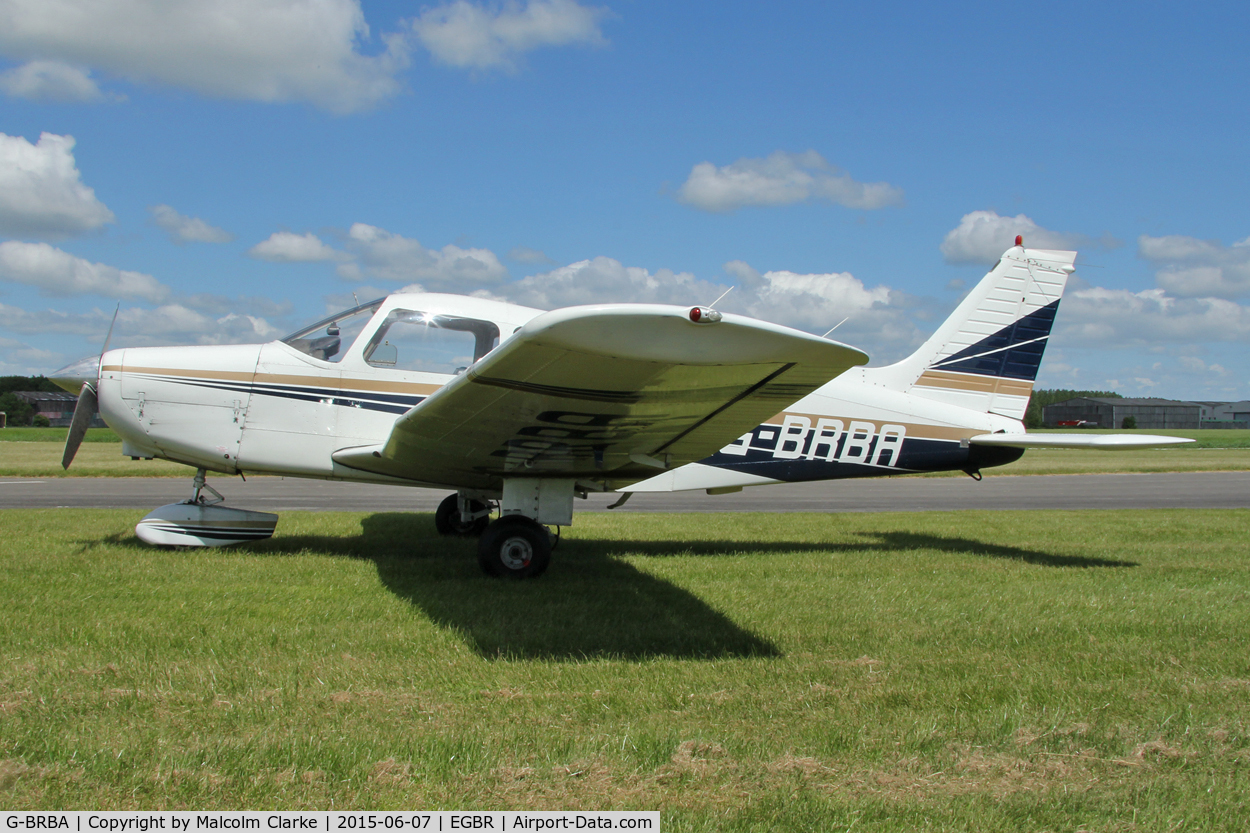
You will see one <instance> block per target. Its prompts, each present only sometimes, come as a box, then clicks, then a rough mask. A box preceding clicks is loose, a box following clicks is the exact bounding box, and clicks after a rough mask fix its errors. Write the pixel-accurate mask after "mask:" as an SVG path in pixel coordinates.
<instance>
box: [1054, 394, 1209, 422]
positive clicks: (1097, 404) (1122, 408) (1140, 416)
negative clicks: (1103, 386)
mask: <svg viewBox="0 0 1250 833" xmlns="http://www.w3.org/2000/svg"><path fill="white" fill-rule="evenodd" d="M1130 416H1131V417H1132V418H1133V419H1134V420H1135V421H1136V423H1137V427H1138V428H1143V429H1144V428H1151V429H1156V430H1158V429H1169V428H1184V429H1193V428H1201V427H1203V425H1202V422H1201V416H1202V406H1201V405H1199V404H1198V403H1197V402H1178V401H1176V400H1174V399H1119V398H1113V397H1102V396H1099V397H1080V398H1078V399H1068V400H1065V401H1063V402H1056V403H1055V404H1054V405H1047V406H1046V407H1045V408H1043V409H1042V422H1043V423H1044V424H1045V425H1046V427H1047V428H1055V427H1062V426H1063V425H1084V426H1086V427H1089V428H1122V427H1123V426H1124V419H1125V417H1130Z"/></svg>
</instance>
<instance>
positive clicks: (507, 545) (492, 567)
mask: <svg viewBox="0 0 1250 833" xmlns="http://www.w3.org/2000/svg"><path fill="white" fill-rule="evenodd" d="M477 563H478V564H479V565H480V566H481V568H482V571H483V572H485V573H486V574H487V575H490V576H506V577H508V578H515V579H522V578H535V577H537V576H540V575H542V573H543V571H544V570H546V569H547V565H548V564H550V563H551V536H550V534H549V533H548V532H547V528H546V527H544V526H543V525H542V524H540V523H538V522H537V521H535V520H531V519H530V518H526V517H524V516H522V515H505V516H504V517H502V518H500V519H499V520H497V521H494V522H493V523H491V524H490V525H489V526H488V527H486V531H485V532H484V533H482V537H481V538H480V539H479V540H478V544H477Z"/></svg>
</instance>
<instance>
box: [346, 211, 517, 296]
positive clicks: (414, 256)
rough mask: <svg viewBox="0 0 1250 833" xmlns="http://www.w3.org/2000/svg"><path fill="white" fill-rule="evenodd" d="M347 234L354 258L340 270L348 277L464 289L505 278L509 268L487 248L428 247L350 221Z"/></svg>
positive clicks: (410, 239)
mask: <svg viewBox="0 0 1250 833" xmlns="http://www.w3.org/2000/svg"><path fill="white" fill-rule="evenodd" d="M347 237H348V241H347V246H348V249H349V250H350V251H351V253H352V254H353V255H355V256H356V259H357V260H356V262H353V263H345V264H343V265H342V266H341V267H339V274H340V275H341V276H342V277H344V278H346V279H348V280H362V279H364V278H365V277H369V278H380V279H382V280H388V281H419V282H420V283H422V284H424V285H427V286H429V287H431V288H441V289H454V290H457V291H461V292H467V291H469V290H471V289H479V288H482V287H487V286H493V285H496V284H499V283H501V282H503V281H505V280H507V278H508V270H507V269H505V268H504V265H503V264H502V263H500V262H499V258H498V257H496V256H495V253H494V252H492V251H490V250H489V249H463V248H461V247H459V246H452V245H447V246H444V247H443V248H441V249H427V248H426V247H425V246H422V245H421V243H420V242H418V241H416V240H414V239H412V238H411V237H403V236H402V235H398V234H393V233H392V232H389V231H387V230H386V229H382V228H378V227H377V226H371V225H368V224H367V223H355V224H353V225H352V227H351V229H350V230H349V231H348V233H347Z"/></svg>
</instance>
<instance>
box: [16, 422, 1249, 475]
mask: <svg viewBox="0 0 1250 833" xmlns="http://www.w3.org/2000/svg"><path fill="white" fill-rule="evenodd" d="M13 432H17V433H13ZM1038 433H1065V432H1056V431H1039V432H1038ZM1066 433H1075V434H1079V435H1084V434H1096V433H1104V434H1106V433H1121V432H1112V431H1087V430H1079V431H1072V432H1066ZM1144 433H1158V434H1164V435H1169V436H1177V437H1188V438H1190V439H1193V440H1195V442H1194V443H1192V444H1188V445H1184V446H1179V447H1172V448H1162V449H1143V450H1139V451H1090V450H1086V451H1080V450H1072V449H1030V450H1029V451H1026V452H1025V454H1024V457H1022V458H1021V459H1020V460H1018V461H1016V462H1014V463H1011V464H1010V465H1006V466H998V467H995V468H989V469H985V470H984V474H985V475H986V476H990V477H993V476H996V475H1020V474H1107V473H1116V472H1126V473H1128V472H1137V473H1140V472H1160V471H1246V470H1250V431H1242V430H1229V431H1223V430H1206V431H1157V432H1153V431H1152V432H1144ZM116 440H117V435H116V434H114V433H113V432H112V431H111V430H109V429H107V428H99V429H95V428H93V429H91V430H90V431H88V432H87V441H86V442H84V443H83V445H81V446H80V447H79V449H78V454H77V455H76V456H75V458H74V462H73V465H72V466H71V467H70V469H69V471H66V470H64V469H62V468H61V453H62V451H63V446H64V443H65V429H63V428H9V429H4V430H2V431H0V477H187V476H189V469H188V468H187V467H186V466H183V465H179V464H177V463H170V462H168V461H166V460H137V461H136V460H131V459H130V458H129V457H124V456H122V453H121V443H120V442H117V441H116ZM928 476H931V477H965V476H966V475H964V474H963V472H942V473H938V474H934V475H928Z"/></svg>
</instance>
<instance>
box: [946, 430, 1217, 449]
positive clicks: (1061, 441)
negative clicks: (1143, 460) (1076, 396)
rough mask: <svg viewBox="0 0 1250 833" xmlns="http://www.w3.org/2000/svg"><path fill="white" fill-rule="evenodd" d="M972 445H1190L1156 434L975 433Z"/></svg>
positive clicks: (1081, 446) (1143, 446) (1061, 446)
mask: <svg viewBox="0 0 1250 833" xmlns="http://www.w3.org/2000/svg"><path fill="white" fill-rule="evenodd" d="M968 442H970V443H972V444H973V445H996V446H1003V447H1006V448H1090V449H1099V450H1102V451H1130V450H1132V449H1135V448H1160V447H1162V446H1166V445H1181V444H1183V443H1192V442H1194V441H1193V440H1190V439H1186V438H1185V437H1165V436H1161V435H1159V434H1089V435H1074V434H978V435H977V436H975V437H970V438H969V439H968Z"/></svg>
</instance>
